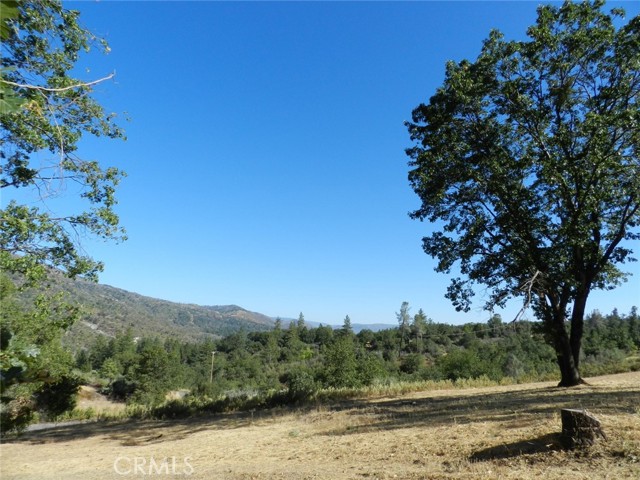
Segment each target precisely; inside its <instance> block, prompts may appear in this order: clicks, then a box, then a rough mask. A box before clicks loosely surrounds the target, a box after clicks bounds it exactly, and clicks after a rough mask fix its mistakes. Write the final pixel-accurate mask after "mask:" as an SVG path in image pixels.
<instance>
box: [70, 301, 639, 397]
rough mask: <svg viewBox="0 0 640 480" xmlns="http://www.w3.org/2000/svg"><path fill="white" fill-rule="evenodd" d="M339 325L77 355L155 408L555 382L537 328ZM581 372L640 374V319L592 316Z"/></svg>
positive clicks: (124, 345) (422, 321)
mask: <svg viewBox="0 0 640 480" xmlns="http://www.w3.org/2000/svg"><path fill="white" fill-rule="evenodd" d="M346 320H347V321H345V325H343V327H342V328H340V329H337V330H334V329H333V328H332V327H329V326H320V327H317V328H309V327H308V326H307V325H306V324H305V321H304V316H303V315H301V316H300V318H299V320H298V321H294V322H291V323H290V324H289V325H288V326H286V327H284V326H282V325H281V323H280V322H279V321H277V322H276V326H275V328H274V329H272V330H271V331H263V332H246V331H239V332H236V333H234V334H232V335H229V336H226V337H224V338H222V339H218V340H215V341H214V340H206V341H204V342H199V343H187V342H184V341H180V340H177V339H167V340H162V339H159V338H143V339H139V340H137V339H135V338H134V337H133V335H132V333H131V331H129V332H122V333H120V334H118V335H117V336H116V337H115V338H113V339H111V340H107V339H106V338H105V337H99V338H98V339H97V342H96V343H95V344H93V345H92V346H91V347H90V348H87V349H85V350H82V351H80V352H79V353H78V354H77V356H76V366H77V368H78V369H80V370H81V371H82V372H84V375H85V376H87V378H94V381H95V378H96V377H97V378H99V379H100V380H99V381H100V382H102V384H103V385H104V387H105V391H106V392H108V393H109V394H110V395H111V396H112V397H113V398H115V399H119V400H127V401H128V402H135V403H141V404H145V405H154V404H158V403H160V402H162V401H164V399H165V395H166V393H167V392H168V391H170V390H179V389H185V390H188V391H189V392H190V395H191V396H192V398H196V399H201V400H202V401H205V402H208V401H214V400H215V399H220V398H225V399H227V400H229V399H233V398H238V397H241V398H244V399H247V398H258V399H260V398H262V399H267V398H269V397H270V396H273V395H277V396H278V398H280V400H279V401H284V402H296V401H299V400H305V399H307V398H311V397H313V396H314V395H315V394H316V393H317V392H318V391H320V390H322V389H341V388H366V387H368V386H371V385H384V384H392V383H394V382H398V381H408V382H419V381H425V380H432V381H440V380H449V381H453V382H458V381H462V380H465V379H478V378H480V379H483V378H484V379H486V380H487V381H490V382H501V381H503V379H505V378H506V379H508V381H514V382H526V381H534V380H541V379H556V378H557V375H558V373H557V363H556V357H555V354H554V351H553V349H552V348H551V347H550V346H549V345H548V344H547V343H546V342H545V341H544V339H543V334H542V333H540V331H541V328H540V325H539V324H538V323H535V322H528V321H521V322H516V323H508V324H505V323H503V322H502V320H501V319H500V317H499V316H494V317H493V318H492V319H491V320H489V322H488V323H484V324H483V323H469V324H466V325H461V326H453V325H447V324H442V323H435V322H433V321H431V320H429V319H428V318H426V316H425V315H424V313H423V312H422V311H420V312H419V313H418V314H417V315H415V316H414V317H413V318H412V319H411V321H410V322H408V323H401V324H400V325H399V327H398V328H393V329H387V330H381V331H378V332H373V331H371V330H362V331H360V332H359V333H357V334H355V333H354V332H353V330H352V329H351V326H350V324H349V322H348V318H347V319H346ZM585 325H586V330H585V342H584V350H583V355H582V361H581V368H582V370H583V372H584V374H585V376H592V375H598V374H603V373H612V372H619V371H626V370H632V369H640V360H639V358H638V356H637V351H638V349H639V348H640V317H639V316H638V312H637V310H636V309H635V308H634V309H633V310H632V311H631V312H630V313H629V314H626V315H621V314H619V313H618V312H617V311H614V312H612V313H611V314H609V315H606V316H604V315H602V314H600V313H599V312H597V311H596V312H593V313H591V314H590V315H589V316H588V317H587V321H586V324H585Z"/></svg>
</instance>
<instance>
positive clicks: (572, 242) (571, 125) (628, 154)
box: [407, 1, 640, 386]
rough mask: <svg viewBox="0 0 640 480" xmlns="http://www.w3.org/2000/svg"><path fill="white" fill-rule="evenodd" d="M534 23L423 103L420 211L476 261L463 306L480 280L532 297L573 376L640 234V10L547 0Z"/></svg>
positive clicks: (439, 248)
mask: <svg viewBox="0 0 640 480" xmlns="http://www.w3.org/2000/svg"><path fill="white" fill-rule="evenodd" d="M527 34H528V38H527V40H525V41H506V40H505V39H504V38H503V36H502V35H501V34H500V33H499V32H497V31H493V32H491V34H490V35H489V38H488V39H487V40H486V41H485V42H484V45H483V47H482V51H481V53H480V55H479V56H478V58H477V59H476V60H475V61H473V62H472V61H467V60H464V61H461V62H459V63H455V62H450V63H448V64H447V67H446V77H445V80H444V84H443V85H442V86H441V87H440V88H439V89H438V90H437V91H436V93H435V95H434V96H433V97H431V99H430V101H429V103H428V104H422V105H420V106H418V107H417V108H416V109H415V110H414V111H413V117H412V118H413V121H412V122H409V123H407V127H408V129H409V133H410V135H411V139H412V140H413V141H415V142H416V145H415V146H414V147H413V148H409V149H408V150H407V154H408V155H409V156H410V158H411V160H410V162H409V165H410V172H409V181H410V184H411V186H412V188H413V189H414V191H415V192H416V193H417V194H418V196H419V197H420V199H421V206H420V208H418V209H417V210H415V211H414V212H412V213H411V216H412V218H414V219H419V220H426V221H429V222H433V223H432V225H433V227H434V228H435V230H434V231H433V233H431V234H430V235H428V236H426V237H425V238H424V239H423V247H424V250H425V252H426V253H427V254H429V255H431V256H433V257H434V258H437V259H438V265H437V268H436V269H437V271H440V272H445V273H450V272H451V270H452V268H454V267H458V268H459V270H460V272H461V274H462V275H461V277H459V278H454V279H453V280H452V283H451V285H450V287H449V288H448V292H447V297H448V298H449V299H450V300H452V302H453V304H454V305H455V306H456V308H457V309H458V310H465V311H466V310H468V309H469V305H470V302H471V297H472V296H473V294H474V289H477V287H478V286H484V288H486V289H487V291H488V292H489V293H488V297H487V302H486V305H485V306H486V307H487V308H491V307H494V306H496V305H497V306H502V305H504V304H505V302H506V301H507V300H508V299H510V298H518V297H519V298H522V299H523V300H524V302H525V303H526V304H527V305H528V306H530V307H531V308H533V310H534V312H535V314H536V316H537V317H538V318H539V319H540V320H541V323H542V326H543V328H544V331H545V334H546V338H547V340H548V341H549V343H550V344H551V345H552V346H553V347H554V348H555V352H556V356H557V361H558V365H559V367H560V372H561V381H560V385H561V386H572V385H576V384H579V383H581V382H582V380H581V377H580V373H579V361H580V345H581V340H582V332H583V319H584V313H585V307H586V304H587V299H588V297H589V294H590V293H591V292H592V291H593V290H594V289H612V288H615V287H616V286H617V285H619V284H620V282H622V281H624V280H625V277H626V275H625V273H624V272H623V270H621V265H622V264H624V263H625V262H629V261H632V260H633V258H632V254H633V252H632V250H631V248H630V247H631V243H632V241H634V240H637V239H638V238H640V233H639V229H638V222H639V221H640V160H639V157H638V153H639V151H638V150H639V148H640V112H639V106H638V100H639V97H640V17H635V18H632V19H630V20H628V21H627V22H625V21H624V12H623V11H622V10H620V9H614V10H611V12H610V13H607V12H605V9H604V2H601V1H595V2H584V3H572V2H567V3H565V4H563V5H562V6H561V7H556V6H541V7H540V8H539V9H538V16H537V21H536V23H535V24H534V25H533V26H531V27H530V28H529V29H528V31H527ZM440 226H441V228H439V227H440Z"/></svg>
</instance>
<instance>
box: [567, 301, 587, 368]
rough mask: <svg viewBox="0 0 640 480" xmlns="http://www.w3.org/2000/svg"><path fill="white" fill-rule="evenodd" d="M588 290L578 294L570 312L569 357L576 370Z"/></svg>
mask: <svg viewBox="0 0 640 480" xmlns="http://www.w3.org/2000/svg"><path fill="white" fill-rule="evenodd" d="M588 296H589V290H588V289H587V290H586V291H583V292H580V293H579V294H578V296H577V297H576V299H575V301H574V302H573V310H572V312H571V337H570V339H569V342H570V343H571V355H572V356H573V362H574V363H575V365H576V368H579V366H580V347H581V345H582V334H583V331H584V312H585V310H586V306H587V297H588Z"/></svg>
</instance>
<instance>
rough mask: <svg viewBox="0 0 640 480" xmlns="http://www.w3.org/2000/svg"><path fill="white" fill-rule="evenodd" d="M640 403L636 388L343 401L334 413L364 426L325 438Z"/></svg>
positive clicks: (631, 408)
mask: <svg viewBox="0 0 640 480" xmlns="http://www.w3.org/2000/svg"><path fill="white" fill-rule="evenodd" d="M639 399H640V386H639V387H635V388H623V389H615V390H614V389H612V388H607V387H599V386H590V385H581V386H578V387H573V388H569V389H567V388H560V387H541V388H532V389H526V390H514V391H502V392H489V393H487V392H478V393H477V394H469V393H468V391H467V392H465V391H461V392H460V394H459V395H434V396H427V397H422V398H410V397H409V398H407V397H405V398H402V399H393V400H378V401H376V400H363V401H358V400H355V401H351V402H343V403H341V404H339V405H336V406H334V407H333V408H332V409H334V410H343V411H344V410H346V411H347V414H349V415H361V414H362V413H366V414H367V415H368V416H369V418H368V421H367V422H366V423H364V424H362V425H354V426H350V427H349V428H348V429H344V428H338V429H335V430H330V431H328V432H324V435H350V434H357V433H360V432H365V431H371V430H375V429H380V430H394V429H402V428H410V427H415V426H420V425H429V426H432V427H435V426H445V425H451V424H468V423H475V422H499V423H500V422H502V423H504V424H508V425H517V426H519V427H520V426H526V425H528V424H534V423H537V422H539V421H540V419H541V418H545V417H547V418H548V417H550V416H553V415H556V414H559V412H560V409H562V408H580V409H587V410H590V411H592V412H593V413H595V414H633V413H635V410H636V408H637V405H638V401H639Z"/></svg>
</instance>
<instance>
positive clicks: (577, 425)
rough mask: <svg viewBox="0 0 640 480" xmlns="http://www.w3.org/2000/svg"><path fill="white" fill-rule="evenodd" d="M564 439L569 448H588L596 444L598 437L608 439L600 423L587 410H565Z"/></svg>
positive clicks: (563, 410) (563, 419)
mask: <svg viewBox="0 0 640 480" xmlns="http://www.w3.org/2000/svg"><path fill="white" fill-rule="evenodd" d="M560 415H561V418H562V439H563V441H564V443H565V445H566V446H567V448H570V449H573V448H576V447H588V446H591V445H593V444H594V443H595V441H596V439H597V437H602V438H603V439H605V440H606V439H607V437H606V435H605V434H604V431H603V430H602V426H601V425H600V421H599V420H598V419H597V418H596V417H594V416H593V415H591V414H590V413H588V412H587V411H586V410H576V409H571V408H563V409H562V410H560Z"/></svg>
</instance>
